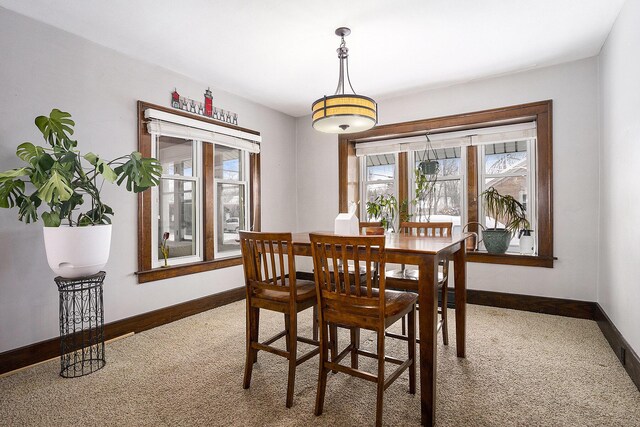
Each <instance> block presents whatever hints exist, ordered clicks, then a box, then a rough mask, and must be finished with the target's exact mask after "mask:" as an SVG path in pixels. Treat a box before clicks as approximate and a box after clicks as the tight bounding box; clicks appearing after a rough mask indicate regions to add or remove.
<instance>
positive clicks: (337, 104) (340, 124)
mask: <svg viewBox="0 0 640 427" xmlns="http://www.w3.org/2000/svg"><path fill="white" fill-rule="evenodd" d="M350 33H351V30H350V29H348V28H345V27H341V28H338V29H337V30H336V35H338V36H340V37H341V40H342V41H341V43H340V47H339V48H338V50H337V52H338V58H339V59H340V77H339V79H338V87H337V89H336V93H335V94H334V95H331V96H323V97H322V98H320V99H318V100H316V101H315V102H314V103H313V104H312V105H311V112H312V120H313V128H314V129H315V130H317V131H320V132H325V133H354V132H362V131H365V130H367V129H371V128H372V127H373V126H375V125H376V123H377V122H378V106H377V104H376V102H375V101H374V100H373V99H371V98H369V97H367V96H362V95H357V94H356V93H355V91H354V90H353V86H351V80H350V79H349V59H348V58H349V49H347V47H346V44H345V41H344V38H345V36H347V35H349V34H350ZM345 74H346V80H347V82H348V83H349V87H350V88H351V91H352V92H353V93H350V94H349V93H345V91H344V81H345Z"/></svg>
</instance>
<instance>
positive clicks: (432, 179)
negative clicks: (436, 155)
mask: <svg viewBox="0 0 640 427" xmlns="http://www.w3.org/2000/svg"><path fill="white" fill-rule="evenodd" d="M439 171H440V163H438V161H436V160H432V161H429V162H427V161H423V162H420V165H419V166H418V167H417V168H416V170H415V180H416V191H415V198H414V199H413V201H412V202H411V203H413V205H415V206H416V216H417V220H418V221H423V220H426V222H429V221H431V209H432V208H433V205H434V203H433V198H434V195H435V189H436V183H437V182H438V172H439Z"/></svg>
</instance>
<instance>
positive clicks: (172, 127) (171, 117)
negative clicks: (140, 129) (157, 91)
mask: <svg viewBox="0 0 640 427" xmlns="http://www.w3.org/2000/svg"><path fill="white" fill-rule="evenodd" d="M144 116H145V118H147V119H149V120H150V121H149V123H148V124H147V130H148V131H149V133H151V134H156V135H164V136H171V137H174V138H183V139H194V140H198V141H204V142H210V143H213V144H219V145H224V146H227V147H231V148H238V149H240V150H246V151H249V152H250V153H259V152H260V142H261V140H262V138H261V137H260V135H254V134H252V133H248V132H243V131H241V130H237V129H231V128H227V127H224V126H218V125H215V124H213V123H207V122H203V121H200V120H195V119H191V118H188V117H183V116H178V115H176V114H171V113H167V112H164V111H159V110H154V109H151V108H149V109H147V110H145V112H144Z"/></svg>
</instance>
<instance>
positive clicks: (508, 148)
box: [484, 141, 527, 194]
mask: <svg viewBox="0 0 640 427" xmlns="http://www.w3.org/2000/svg"><path fill="white" fill-rule="evenodd" d="M484 168H485V173H486V174H503V173H509V174H512V173H522V174H526V173H527V143H526V141H518V142H505V143H499V144H490V145H487V146H485V159H484ZM501 194H502V193H501Z"/></svg>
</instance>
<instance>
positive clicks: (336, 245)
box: [310, 233, 386, 319]
mask: <svg viewBox="0 0 640 427" xmlns="http://www.w3.org/2000/svg"><path fill="white" fill-rule="evenodd" d="M310 239H311V253H312V256H313V264H314V271H315V277H316V287H317V289H318V298H319V303H320V306H321V309H324V308H326V309H328V310H329V311H330V312H332V313H336V315H337V313H339V312H343V313H352V314H354V315H359V316H365V317H371V316H374V317H376V319H384V309H385V304H384V297H381V295H382V296H383V295H384V289H385V275H384V269H385V260H386V255H385V237H384V236H335V235H329V234H315V233H312V234H310ZM329 258H331V260H329ZM351 264H352V265H353V271H351V269H350V268H349V265H351ZM330 265H332V266H333V269H331V270H330V269H329V266H330ZM376 265H379V267H378V269H377V271H376ZM339 266H343V268H342V269H340V268H338V267H339ZM361 269H363V271H361ZM378 271H379V273H378ZM363 276H364V279H365V280H363ZM376 288H377V289H376Z"/></svg>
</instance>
